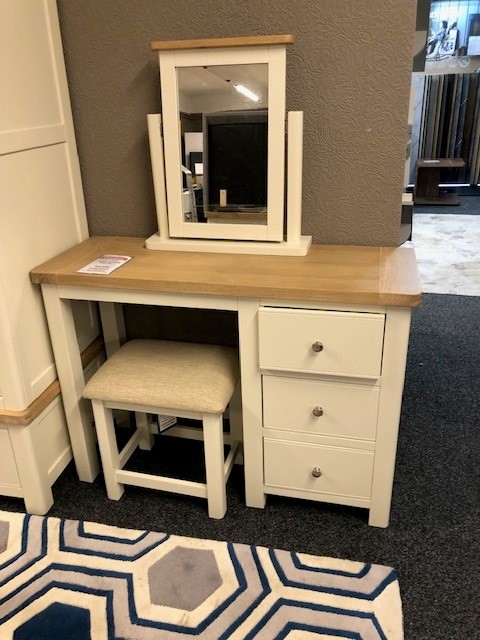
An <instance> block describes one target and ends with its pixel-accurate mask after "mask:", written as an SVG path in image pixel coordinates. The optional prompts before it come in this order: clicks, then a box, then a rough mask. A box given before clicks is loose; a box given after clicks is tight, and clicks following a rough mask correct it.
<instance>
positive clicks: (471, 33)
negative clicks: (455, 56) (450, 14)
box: [467, 13, 480, 56]
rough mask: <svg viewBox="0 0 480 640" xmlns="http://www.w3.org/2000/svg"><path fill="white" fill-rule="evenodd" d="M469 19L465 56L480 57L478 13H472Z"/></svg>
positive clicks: (479, 16) (479, 21)
mask: <svg viewBox="0 0 480 640" xmlns="http://www.w3.org/2000/svg"><path fill="white" fill-rule="evenodd" d="M469 17H470V22H469V25H468V43H467V55H469V56H480V13H473V14H471V15H470V16H469Z"/></svg>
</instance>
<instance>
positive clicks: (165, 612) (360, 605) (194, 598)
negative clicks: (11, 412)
mask: <svg viewBox="0 0 480 640" xmlns="http://www.w3.org/2000/svg"><path fill="white" fill-rule="evenodd" d="M402 626H403V625H402V611H401V601H400V594H399V586H398V581H397V575H396V573H395V571H394V570H393V569H391V568H389V567H384V566H380V565H372V564H364V563H361V562H351V561H347V560H339V559H335V558H323V557H318V556H312V555H305V554H301V553H292V552H289V551H280V550H277V549H267V548H264V547H256V546H252V545H244V544H233V543H229V542H220V541H213V540H200V539H196V538H185V537H181V536H171V535H167V534H164V533H154V532H148V531H136V530H132V529H120V528H118V527H111V526H106V525H100V524H95V523H92V522H82V521H74V520H59V519H57V518H48V517H40V516H29V515H24V514H20V513H8V512H5V511H0V638H1V640H7V638H8V639H13V640H107V639H108V640H119V639H122V640H179V639H181V638H192V637H193V638H202V639H211V640H219V639H225V640H226V639H227V638H229V639H231V640H234V639H235V640H250V639H258V640H273V639H274V638H278V639H287V640H332V638H349V639H356V640H358V639H361V640H367V639H368V640H380V639H381V640H401V639H402V638H403V631H402Z"/></svg>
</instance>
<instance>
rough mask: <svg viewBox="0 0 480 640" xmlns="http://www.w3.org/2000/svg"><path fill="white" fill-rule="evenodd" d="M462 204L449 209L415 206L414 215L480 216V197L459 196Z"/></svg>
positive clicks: (434, 206) (438, 206)
mask: <svg viewBox="0 0 480 640" xmlns="http://www.w3.org/2000/svg"><path fill="white" fill-rule="evenodd" d="M459 199H460V204H459V205H458V206H455V207H447V206H443V205H431V204H430V205H422V206H420V205H414V207H413V212H414V213H435V214H443V215H446V214H452V215H471V216H478V215H480V197H479V196H470V195H459Z"/></svg>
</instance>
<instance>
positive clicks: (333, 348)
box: [258, 307, 385, 378]
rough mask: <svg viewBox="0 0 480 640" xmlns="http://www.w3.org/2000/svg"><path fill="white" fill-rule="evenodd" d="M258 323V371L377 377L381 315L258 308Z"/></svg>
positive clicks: (380, 346) (381, 344) (382, 321)
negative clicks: (270, 370) (269, 370)
mask: <svg viewBox="0 0 480 640" xmlns="http://www.w3.org/2000/svg"><path fill="white" fill-rule="evenodd" d="M258 322H259V361H260V368H261V369H272V370H275V369H277V370H283V371H298V372H305V373H318V374H324V375H344V376H355V377H359V378H362V377H363V378H378V377H379V376H380V374H381V363H382V351H383V334H384V326H385V316H384V314H381V313H355V312H341V311H317V310H305V309H279V308H272V307H261V308H260V309H259V312H258Z"/></svg>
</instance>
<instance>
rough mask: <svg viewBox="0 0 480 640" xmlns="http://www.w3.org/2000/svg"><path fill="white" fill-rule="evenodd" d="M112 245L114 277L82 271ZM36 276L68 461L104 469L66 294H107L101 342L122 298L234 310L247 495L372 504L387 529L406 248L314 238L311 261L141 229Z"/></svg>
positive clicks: (116, 332) (89, 246)
mask: <svg viewBox="0 0 480 640" xmlns="http://www.w3.org/2000/svg"><path fill="white" fill-rule="evenodd" d="M105 254H114V255H126V256H131V258H132V259H131V260H130V261H129V262H127V263H126V264H124V265H123V266H121V267H120V268H118V269H117V270H115V271H113V272H112V273H111V274H109V275H91V274H85V273H78V269H80V268H81V267H83V266H85V265H86V264H88V263H89V262H91V261H92V260H94V259H96V258H98V257H100V256H101V255H105ZM31 280H32V282H34V283H36V284H39V285H41V288H42V293H43V298H44V303H45V309H46V314H47V320H48V325H49V330H50V335H51V340H52V345H53V350H54V354H55V362H56V366H57V373H58V377H59V381H60V385H61V389H62V395H63V402H64V406H65V413H66V417H67V423H68V428H69V433H70V438H71V442H72V449H73V454H74V459H75V463H76V467H77V471H78V475H79V477H80V479H81V480H85V481H90V482H91V481H93V479H94V478H95V476H96V475H97V473H98V460H97V454H96V448H95V442H94V431H93V429H92V424H91V416H90V413H89V410H88V406H87V404H86V401H85V400H83V399H82V397H81V396H82V391H83V387H84V377H83V370H82V364H81V357H80V350H79V347H78V343H77V338H76V334H75V326H74V322H73V316H72V308H71V302H72V301H73V300H90V301H95V302H99V303H100V310H101V316H102V326H103V331H104V338H105V344H106V346H107V352H108V351H109V350H111V351H112V350H114V349H115V348H116V346H118V344H119V340H120V339H121V336H122V333H123V331H124V329H123V327H122V315H121V313H120V309H121V304H141V305H142V304H143V305H160V306H169V307H179V308H182V307H183V308H197V309H223V310H230V311H231V312H233V313H235V314H237V315H238V333H239V336H238V337H239V350H240V363H241V386H242V412H243V425H244V465H245V485H246V503H247V505H248V506H250V507H257V508H263V507H264V505H265V500H266V496H267V495H269V494H276V495H282V496H291V497H297V498H303V499H308V500H316V501H324V502H332V503H338V504H343V505H351V506H356V507H364V508H366V509H368V510H369V524H370V525H373V526H378V527H386V526H387V525H388V521H389V513H390V502H391V495H392V485H393V476H394V467H395V454H396V445H397V435H398V426H399V417H400V408H401V400H402V391H403V382H404V373H405V363H406V355H407V346H408V334H409V325H410V315H411V308H412V307H415V306H416V305H418V304H419V303H420V298H421V293H420V283H419V278H418V272H417V267H416V260H415V254H414V251H413V249H412V248H408V247H399V248H392V247H390V248H383V247H353V246H325V245H315V246H312V247H311V249H310V251H309V253H308V255H306V256H303V257H292V256H271V255H243V254H238V255H232V254H229V253H208V252H195V251H192V252H179V251H151V250H149V249H147V248H145V239H143V238H117V237H92V238H89V239H88V240H86V241H84V242H82V243H81V244H78V245H76V246H74V247H72V248H71V249H69V250H67V251H65V252H64V253H62V254H60V255H59V256H57V257H55V258H53V259H51V260H49V261H48V262H46V263H44V264H43V265H41V266H39V267H37V268H35V269H34V270H33V271H32V272H31Z"/></svg>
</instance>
